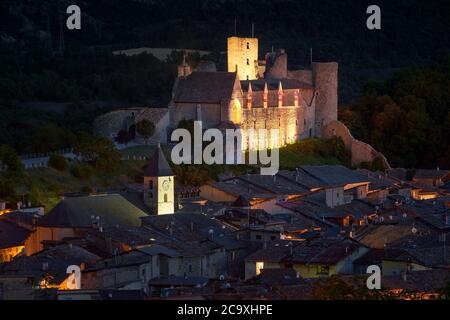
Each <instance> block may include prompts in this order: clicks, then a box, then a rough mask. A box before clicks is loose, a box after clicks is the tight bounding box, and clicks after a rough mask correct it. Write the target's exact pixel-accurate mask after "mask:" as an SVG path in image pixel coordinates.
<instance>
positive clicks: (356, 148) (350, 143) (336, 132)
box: [322, 120, 390, 168]
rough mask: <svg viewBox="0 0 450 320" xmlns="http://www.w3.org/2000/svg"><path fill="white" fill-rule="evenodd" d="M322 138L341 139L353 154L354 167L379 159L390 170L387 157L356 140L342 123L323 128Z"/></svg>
mask: <svg viewBox="0 0 450 320" xmlns="http://www.w3.org/2000/svg"><path fill="white" fill-rule="evenodd" d="M322 136H323V138H325V139H330V138H332V137H334V136H338V137H341V139H342V140H343V141H344V144H345V148H346V149H347V150H349V151H350V153H351V156H352V165H359V164H360V163H361V162H372V161H373V160H374V159H375V158H377V157H379V158H381V159H382V161H383V163H384V165H385V167H386V168H390V166H389V163H388V161H387V159H386V157H385V156H384V155H383V154H382V153H381V152H378V151H377V150H375V149H374V148H373V147H372V146H371V145H370V144H367V143H364V142H362V141H359V140H357V139H355V138H354V137H353V136H352V134H351V133H350V130H348V128H347V127H346V126H345V125H344V124H343V123H342V122H340V121H337V120H336V121H332V122H330V123H329V124H327V125H326V126H325V127H324V128H323V131H322Z"/></svg>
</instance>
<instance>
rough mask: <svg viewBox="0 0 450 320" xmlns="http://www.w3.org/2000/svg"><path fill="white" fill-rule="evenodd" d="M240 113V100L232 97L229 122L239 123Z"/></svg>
mask: <svg viewBox="0 0 450 320" xmlns="http://www.w3.org/2000/svg"><path fill="white" fill-rule="evenodd" d="M241 113H242V110H241V102H240V101H239V99H234V101H233V106H232V110H231V122H233V123H235V124H240V123H241Z"/></svg>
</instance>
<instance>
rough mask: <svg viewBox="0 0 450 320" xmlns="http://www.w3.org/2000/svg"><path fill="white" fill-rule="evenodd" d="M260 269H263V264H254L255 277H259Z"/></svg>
mask: <svg viewBox="0 0 450 320" xmlns="http://www.w3.org/2000/svg"><path fill="white" fill-rule="evenodd" d="M262 269H264V262H256V275H259V274H260V273H261V270H262Z"/></svg>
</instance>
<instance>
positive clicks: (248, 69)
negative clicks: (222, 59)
mask: <svg viewBox="0 0 450 320" xmlns="http://www.w3.org/2000/svg"><path fill="white" fill-rule="evenodd" d="M227 44H228V46H227V47H228V72H236V71H237V73H238V77H239V79H241V80H255V79H257V78H258V39H256V38H238V37H230V38H228V43H227Z"/></svg>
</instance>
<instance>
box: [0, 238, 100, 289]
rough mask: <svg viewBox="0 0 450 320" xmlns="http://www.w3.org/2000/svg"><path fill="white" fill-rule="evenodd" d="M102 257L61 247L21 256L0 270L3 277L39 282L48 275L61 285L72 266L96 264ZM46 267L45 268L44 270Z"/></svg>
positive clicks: (77, 249)
mask: <svg viewBox="0 0 450 320" xmlns="http://www.w3.org/2000/svg"><path fill="white" fill-rule="evenodd" d="M99 259H100V257H98V256H96V255H94V254H92V253H90V252H88V251H86V250H84V249H83V248H80V247H78V246H71V245H61V246H57V247H53V248H50V249H47V250H44V251H41V252H39V253H37V254H34V255H31V256H19V257H17V258H15V259H14V260H13V261H11V262H10V263H7V264H4V265H3V266H2V268H1V270H0V274H2V275H10V276H13V275H27V276H34V277H36V278H38V280H39V279H40V278H41V277H43V276H44V275H46V274H49V275H51V276H53V277H54V278H53V283H55V284H59V283H61V282H62V281H63V280H64V279H66V278H67V273H66V271H67V267H68V266H70V265H78V266H79V265H81V264H82V263H85V264H87V265H93V264H95V263H96V262H97V261H98V260H99ZM44 266H45V268H44Z"/></svg>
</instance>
